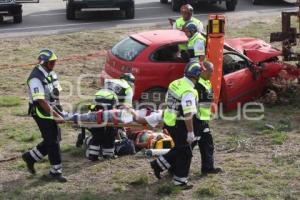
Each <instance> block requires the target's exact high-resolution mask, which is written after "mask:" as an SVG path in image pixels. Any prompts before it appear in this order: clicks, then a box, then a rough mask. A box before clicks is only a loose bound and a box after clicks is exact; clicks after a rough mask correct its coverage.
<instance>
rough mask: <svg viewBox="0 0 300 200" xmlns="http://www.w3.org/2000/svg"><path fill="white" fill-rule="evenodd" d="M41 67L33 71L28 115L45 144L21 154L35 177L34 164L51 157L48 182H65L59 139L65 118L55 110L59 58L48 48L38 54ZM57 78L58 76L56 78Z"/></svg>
mask: <svg viewBox="0 0 300 200" xmlns="http://www.w3.org/2000/svg"><path fill="white" fill-rule="evenodd" d="M38 60H39V64H38V65H37V66H36V67H35V68H34V69H33V70H32V72H31V74H30V75H29V78H28V79H27V85H28V89H29V105H30V106H29V113H30V114H31V116H32V117H33V119H34V120H35V122H36V123H37V125H38V127H39V129H40V132H41V134H42V138H43V141H42V142H41V143H39V144H38V145H37V146H36V147H34V148H33V149H31V150H30V151H27V152H25V153H23V154H22V158H23V160H24V161H25V162H26V164H27V168H28V170H29V172H30V173H32V174H35V173H36V171H35V168H34V164H35V163H36V162H38V161H40V160H42V159H43V157H45V156H47V155H48V158H49V162H50V165H51V167H50V173H49V175H46V176H45V177H47V178H48V179H49V180H57V181H59V182H66V181H67V179H66V178H65V177H64V176H63V175H62V167H61V153H60V144H59V143H60V140H61V132H60V128H59V126H58V124H60V123H64V122H65V121H64V119H63V117H62V116H61V115H60V114H59V111H58V110H57V109H56V105H57V104H56V102H55V100H56V99H57V98H58V97H57V92H59V91H60V90H61V88H60V85H59V82H58V80H57V77H56V74H55V73H54V72H53V69H54V67H55V64H56V60H57V56H56V55H55V53H54V52H53V51H51V50H49V49H43V50H41V52H40V53H39V57H38ZM54 75H55V77H54Z"/></svg>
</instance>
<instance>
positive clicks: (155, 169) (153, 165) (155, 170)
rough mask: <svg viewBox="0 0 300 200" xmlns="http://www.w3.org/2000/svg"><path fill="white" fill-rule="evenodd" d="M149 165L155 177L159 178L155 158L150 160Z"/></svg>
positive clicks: (158, 168) (158, 169)
mask: <svg viewBox="0 0 300 200" xmlns="http://www.w3.org/2000/svg"><path fill="white" fill-rule="evenodd" d="M150 165H151V168H152V169H153V171H154V175H155V177H156V178H157V179H161V176H160V172H161V170H160V167H159V166H158V165H157V163H156V160H153V161H151V162H150Z"/></svg>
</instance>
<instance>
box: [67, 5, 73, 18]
mask: <svg viewBox="0 0 300 200" xmlns="http://www.w3.org/2000/svg"><path fill="white" fill-rule="evenodd" d="M66 17H67V20H73V19H75V9H74V8H72V7H70V6H67V10H66Z"/></svg>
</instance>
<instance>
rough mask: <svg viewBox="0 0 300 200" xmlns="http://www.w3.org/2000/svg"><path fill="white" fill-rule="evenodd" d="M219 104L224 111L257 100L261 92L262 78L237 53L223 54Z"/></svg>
mask: <svg viewBox="0 0 300 200" xmlns="http://www.w3.org/2000/svg"><path fill="white" fill-rule="evenodd" d="M223 74H224V75H223V80H222V89H221V102H222V105H223V108H224V110H225V111H231V110H234V109H236V108H237V106H238V105H239V104H243V103H245V102H248V101H251V100H253V99H254V98H257V97H258V96H259V95H260V94H261V92H262V88H263V87H262V85H261V83H262V77H261V76H260V75H259V72H256V71H255V70H254V67H253V64H252V63H251V62H250V61H249V60H248V59H247V58H246V57H244V56H242V55H240V54H238V53H237V52H225V53H224V60H223Z"/></svg>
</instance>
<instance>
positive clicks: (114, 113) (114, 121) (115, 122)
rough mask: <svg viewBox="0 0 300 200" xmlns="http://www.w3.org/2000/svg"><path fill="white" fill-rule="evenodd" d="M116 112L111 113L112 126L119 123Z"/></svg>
mask: <svg viewBox="0 0 300 200" xmlns="http://www.w3.org/2000/svg"><path fill="white" fill-rule="evenodd" d="M117 114H118V112H117V111H116V110H113V111H112V120H113V124H114V125H115V126H117V125H118V124H119V121H118V115H117Z"/></svg>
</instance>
